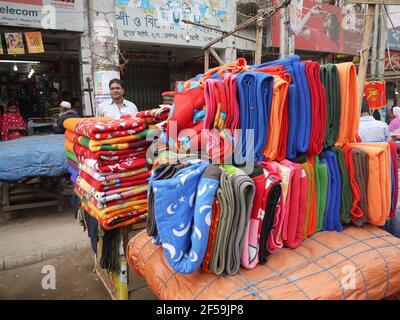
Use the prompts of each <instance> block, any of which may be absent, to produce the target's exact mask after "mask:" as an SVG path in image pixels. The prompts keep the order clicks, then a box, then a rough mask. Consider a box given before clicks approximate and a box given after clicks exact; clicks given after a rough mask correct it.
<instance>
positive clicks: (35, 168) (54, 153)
mask: <svg viewBox="0 0 400 320" xmlns="http://www.w3.org/2000/svg"><path fill="white" fill-rule="evenodd" d="M64 140H65V137H64V135H61V134H60V135H46V136H29V137H24V138H21V139H17V140H12V141H4V142H1V141H0V180H6V181H16V180H19V179H21V178H23V177H37V176H50V177H57V176H61V175H63V174H65V173H67V172H68V161H67V158H66V156H65V155H64V151H65V149H64Z"/></svg>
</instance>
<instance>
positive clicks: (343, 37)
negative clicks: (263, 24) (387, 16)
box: [272, 0, 364, 55]
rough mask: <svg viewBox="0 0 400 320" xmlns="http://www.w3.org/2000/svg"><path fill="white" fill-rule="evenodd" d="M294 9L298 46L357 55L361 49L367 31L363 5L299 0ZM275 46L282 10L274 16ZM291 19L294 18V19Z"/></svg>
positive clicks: (276, 44)
mask: <svg viewBox="0 0 400 320" xmlns="http://www.w3.org/2000/svg"><path fill="white" fill-rule="evenodd" d="M295 3H296V4H298V7H296V10H294V11H293V12H294V13H293V15H294V17H295V18H294V21H293V25H294V30H293V32H294V33H295V34H296V36H295V48H296V49H298V50H309V51H319V52H330V53H338V54H349V55H357V54H358V53H357V52H358V50H360V49H361V44H362V40H363V32H364V9H363V7H362V6H357V7H356V6H354V5H346V6H344V7H343V8H340V7H336V6H331V5H328V4H321V3H317V2H314V1H312V0H303V1H302V10H301V12H300V1H296V2H295ZM272 21H273V22H272V29H273V30H274V32H273V33H272V46H274V47H279V45H280V44H279V35H280V23H279V14H276V15H274V17H273V19H272ZM291 23H292V22H291Z"/></svg>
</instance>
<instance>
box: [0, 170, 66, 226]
mask: <svg viewBox="0 0 400 320" xmlns="http://www.w3.org/2000/svg"><path fill="white" fill-rule="evenodd" d="M62 181H63V177H35V178H29V179H21V180H20V181H13V182H11V181H0V199H1V206H0V212H2V213H3V214H4V217H5V219H6V220H7V221H8V220H10V219H12V217H13V216H14V214H15V212H16V211H18V210H26V209H32V208H41V207H49V206H57V211H58V212H62V211H63V202H64V200H63V190H62V189H63V188H62Z"/></svg>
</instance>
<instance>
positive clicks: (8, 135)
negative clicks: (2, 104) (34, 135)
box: [1, 102, 27, 141]
mask: <svg viewBox="0 0 400 320" xmlns="http://www.w3.org/2000/svg"><path fill="white" fill-rule="evenodd" d="M26 129H27V125H26V122H25V120H24V119H23V118H22V116H21V114H20V112H19V107H18V105H17V103H16V102H9V103H8V104H7V108H6V110H5V111H4V115H3V123H2V126H1V138H2V140H3V141H7V140H15V139H19V138H22V137H23V136H24V135H25V133H26Z"/></svg>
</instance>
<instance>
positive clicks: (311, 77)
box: [306, 62, 326, 155]
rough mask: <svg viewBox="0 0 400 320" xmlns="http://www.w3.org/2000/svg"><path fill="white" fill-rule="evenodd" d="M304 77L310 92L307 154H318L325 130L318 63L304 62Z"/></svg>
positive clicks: (324, 98)
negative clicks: (309, 131) (309, 130)
mask: <svg viewBox="0 0 400 320" xmlns="http://www.w3.org/2000/svg"><path fill="white" fill-rule="evenodd" d="M306 75H307V80H308V84H309V86H310V92H311V114H312V119H311V134H310V146H309V148H308V154H309V155H314V154H320V153H321V151H322V148H323V145H324V138H325V128H326V95H325V88H324V86H323V85H322V82H321V79H320V65H319V63H318V62H306Z"/></svg>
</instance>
